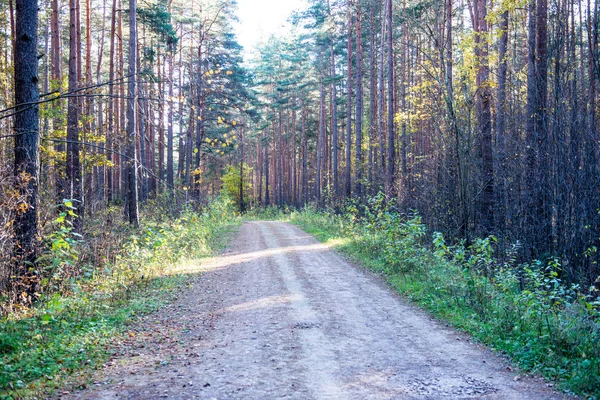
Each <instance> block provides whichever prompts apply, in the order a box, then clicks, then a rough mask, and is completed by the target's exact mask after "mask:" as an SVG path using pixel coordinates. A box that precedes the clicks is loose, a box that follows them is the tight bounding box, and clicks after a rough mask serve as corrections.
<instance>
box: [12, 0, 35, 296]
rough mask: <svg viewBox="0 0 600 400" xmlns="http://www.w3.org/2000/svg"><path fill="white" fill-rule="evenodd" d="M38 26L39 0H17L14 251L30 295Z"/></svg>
mask: <svg viewBox="0 0 600 400" xmlns="http://www.w3.org/2000/svg"><path fill="white" fill-rule="evenodd" d="M37 29H38V2H37V0H16V15H15V42H14V83H15V103H16V105H17V107H16V110H15V111H16V112H17V114H16V115H15V119H14V134H15V158H14V174H15V178H16V181H17V190H18V191H19V196H20V198H22V199H23V203H24V204H23V206H22V209H21V210H20V211H19V212H17V213H16V215H15V221H14V227H15V228H14V229H15V232H14V233H15V236H14V251H13V254H14V259H15V261H16V265H15V267H14V275H15V276H16V277H17V279H18V280H19V282H18V283H19V284H20V285H22V286H21V287H19V288H18V289H19V290H23V291H24V292H25V293H27V295H28V297H29V298H30V299H31V295H32V294H33V293H35V290H36V279H35V272H34V271H35V268H34V264H35V262H36V259H37V255H38V239H39V238H38V187H39V183H40V182H39V181H38V179H39V178H38V167H39V106H38V105H37V104H36V103H37V102H38V101H39V99H40V94H39V89H38V81H39V77H38V57H37V56H38V50H37V43H38V33H37ZM30 104H34V105H33V106H31V105H30ZM15 283H16V282H15ZM15 289H17V288H16V287H15ZM26 300H27V299H26Z"/></svg>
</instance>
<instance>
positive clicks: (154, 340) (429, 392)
mask: <svg viewBox="0 0 600 400" xmlns="http://www.w3.org/2000/svg"><path fill="white" fill-rule="evenodd" d="M189 268H190V269H189V271H188V272H198V270H202V271H203V273H202V275H201V278H199V279H198V280H197V281H196V283H195V284H194V285H193V286H192V287H191V288H189V289H188V291H186V292H185V293H183V294H182V295H181V296H180V298H179V300H178V301H176V302H175V303H174V304H172V305H171V306H169V307H167V308H165V309H164V310H162V311H160V312H158V313H156V314H154V315H152V316H150V317H147V318H145V319H144V320H143V321H142V322H141V323H140V324H139V327H137V328H136V330H135V331H134V332H132V334H131V336H132V337H135V339H133V340H132V342H131V343H130V344H129V345H128V346H129V347H127V346H126V347H125V348H126V350H124V351H123V354H122V355H121V356H119V357H116V358H115V359H114V360H112V362H110V363H109V365H107V366H106V368H105V369H104V370H103V371H102V372H101V373H100V374H99V376H98V377H97V378H96V382H95V384H94V385H91V386H90V387H89V388H88V389H86V390H83V391H79V392H74V393H71V394H69V395H66V396H64V397H65V398H73V399H161V398H167V399H218V400H221V399H257V400H258V399H260V400H264V399H360V400H366V399H440V398H441V399H444V398H445V399H503V400H508V399H536V400H537V399H563V398H566V396H564V395H561V394H558V393H556V392H554V391H553V390H552V389H551V388H550V385H548V384H547V383H546V382H544V381H542V380H540V379H534V378H529V377H524V376H519V375H518V374H517V373H516V372H515V371H513V370H512V368H511V367H510V366H508V363H507V361H506V360H503V359H501V358H499V357H497V356H495V355H494V354H493V353H492V352H490V351H488V350H486V349H485V348H483V347H482V346H480V345H477V344H474V343H472V342H471V341H470V340H469V338H468V337H466V336H464V335H461V334H459V333H457V332H456V331H454V330H452V329H450V328H448V327H445V326H444V325H443V324H441V323H438V322H436V321H433V320H432V319H431V318H430V317H429V316H428V315H427V314H426V313H424V312H421V311H419V310H418V309H416V308H415V307H414V306H412V305H409V304H407V303H406V302H405V301H403V300H402V299H401V298H400V297H399V296H397V295H395V294H394V293H393V292H392V291H391V290H390V289H389V288H387V287H386V285H385V284H384V283H382V280H381V279H380V278H378V277H377V276H374V275H373V274H371V273H369V272H366V271H364V270H362V269H360V268H357V267H355V266H353V265H351V264H350V263H348V262H347V261H345V260H344V258H343V257H341V256H340V255H338V254H337V253H336V252H335V251H333V250H331V249H329V248H328V247H327V246H326V245H323V244H320V243H319V242H317V241H316V240H315V239H314V238H313V237H311V236H310V235H308V234H306V233H304V232H303V231H302V230H300V229H299V228H297V227H295V226H293V225H290V224H287V223H281V222H248V223H245V224H244V225H243V226H242V228H241V229H240V232H239V234H238V236H237V238H236V239H235V240H234V242H233V244H232V245H231V247H230V248H229V250H227V251H226V252H225V253H224V254H223V255H221V256H219V257H216V258H214V259H212V260H211V261H210V262H208V263H203V264H202V265H201V266H198V265H194V266H190V267H189Z"/></svg>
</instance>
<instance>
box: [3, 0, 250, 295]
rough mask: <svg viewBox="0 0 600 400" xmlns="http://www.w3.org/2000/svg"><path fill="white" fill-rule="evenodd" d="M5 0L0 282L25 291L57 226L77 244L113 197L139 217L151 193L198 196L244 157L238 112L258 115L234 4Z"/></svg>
mask: <svg viewBox="0 0 600 400" xmlns="http://www.w3.org/2000/svg"><path fill="white" fill-rule="evenodd" d="M5 3H6V2H0V10H1V11H2V12H1V13H0V41H4V42H2V43H3V45H2V46H1V47H2V52H1V53H0V87H1V88H2V91H3V96H2V99H0V105H1V108H2V110H1V111H0V155H1V159H0V178H1V179H0V182H2V184H3V185H4V182H7V179H6V177H5V176H4V175H2V174H5V172H4V171H6V168H5V167H6V166H7V164H8V163H11V164H14V175H15V177H16V178H15V179H16V186H15V187H16V188H17V191H16V192H12V191H9V192H8V191H7V193H3V194H2V196H0V198H2V199H7V201H6V202H4V201H2V202H0V207H2V210H1V211H2V212H1V215H2V216H3V218H4V216H5V215H6V216H7V219H8V218H10V219H11V221H10V223H8V224H7V225H6V227H4V228H3V229H7V230H8V232H7V235H6V236H4V235H2V237H3V238H8V239H10V240H6V241H5V240H4V239H2V242H1V243H0V260H2V261H1V264H0V268H1V269H2V271H0V291H3V290H5V289H7V288H8V289H12V290H22V291H24V292H25V293H27V294H29V295H33V294H34V292H36V290H37V289H39V288H36V287H35V284H36V282H38V281H40V277H41V275H40V273H41V272H40V271H41V270H40V268H43V267H44V266H43V265H42V267H40V268H37V263H38V262H40V261H39V260H40V257H42V258H41V259H43V260H46V261H43V262H42V264H43V263H47V256H48V251H49V250H48V249H49V247H48V246H49V245H50V241H49V239H48V238H49V237H53V236H49V235H51V234H52V232H54V230H59V231H60V232H62V233H61V235H67V236H68V238H72V239H73V240H74V242H72V243H75V242H76V241H78V240H80V239H81V240H84V241H85V240H88V239H90V238H91V237H92V236H93V235H96V234H98V233H97V232H96V231H94V227H96V226H98V225H97V224H98V223H99V222H98V218H102V219H103V222H102V223H103V224H106V223H109V224H112V223H113V222H112V220H113V219H114V218H115V217H117V216H118V215H119V214H118V213H115V209H116V207H118V208H120V209H121V210H122V211H123V212H122V215H123V216H124V218H123V219H124V220H127V221H128V222H130V223H131V224H132V225H138V223H139V218H140V217H139V215H140V210H143V208H144V205H145V203H146V202H147V201H148V200H153V201H154V204H157V203H159V202H163V201H164V202H167V200H166V199H167V198H168V199H169V200H168V203H169V204H170V205H171V208H173V206H174V205H178V204H179V205H181V204H182V203H183V202H190V203H193V204H196V205H200V204H202V203H204V201H205V199H206V197H207V196H209V195H211V194H216V193H218V192H219V190H220V185H221V177H223V175H224V173H225V171H226V168H227V166H228V165H229V164H235V163H236V158H238V157H241V154H240V152H239V147H238V145H239V130H240V128H242V125H243V124H241V123H240V121H242V120H244V118H246V119H247V120H249V121H252V118H255V117H256V116H255V115H254V114H253V112H252V104H251V103H252V100H253V94H252V91H251V90H250V89H249V88H250V84H249V75H248V74H247V72H246V71H245V70H244V69H243V68H242V66H241V63H242V58H241V47H240V46H239V45H238V44H237V43H236V40H235V36H234V34H233V28H232V26H231V21H232V20H233V16H234V13H235V11H236V8H235V4H234V2H231V1H228V0H195V2H194V4H192V5H191V6H190V4H187V3H185V4H184V3H181V2H179V1H178V0H173V1H168V2H167V1H166V0H152V1H150V2H146V3H144V4H138V3H137V2H136V1H135V0H128V1H126V2H122V1H121V0H114V1H113V0H86V1H79V0H69V2H68V4H61V1H60V0H50V1H48V3H47V5H48V7H44V5H45V4H44V5H41V4H40V5H38V4H37V2H35V1H31V0H27V1H25V0H24V1H21V0H19V1H18V2H17V3H16V4H15V7H12V5H13V4H12V2H11V3H10V4H8V3H6V4H5ZM67 5H68V7H66V6H67ZM38 9H39V10H40V11H39V14H40V15H39V16H38ZM13 17H14V18H13ZM38 21H40V25H41V26H39V27H38ZM67 25H68V26H67ZM38 32H39V33H40V34H41V35H42V36H41V39H40V41H38V40H37V35H38ZM44 43H45V46H46V47H47V53H48V55H46V52H45V51H44V45H43V44H44ZM65 49H66V50H65ZM63 50H65V51H63ZM61 54H63V55H64V57H63V56H61ZM13 71H14V72H13ZM63 71H67V72H66V73H63ZM9 81H10V83H9ZM12 82H14V88H13V85H12ZM42 83H43V85H44V92H45V93H44V95H43V96H42V98H41V99H40V97H39V92H38V86H39V85H40V84H42ZM40 123H41V124H42V131H41V132H40ZM13 140H14V144H13ZM178 145H179V146H178ZM13 150H14V151H13ZM9 153H10V154H11V155H10V156H7V154H9ZM243 187H244V188H245V190H250V189H249V188H251V187H252V186H251V185H250V186H243ZM3 188H4V186H3ZM246 196H248V198H251V196H249V195H246ZM13 200H14V201H13ZM15 201H16V202H17V203H18V204H19V206H18V207H16V206H14V204H16V203H15ZM62 214H64V216H62ZM40 219H41V220H42V222H43V224H40V223H39V220H40ZM104 219H106V220H104ZM85 220H89V226H88V224H87V223H86V224H84V223H83V222H84V221H85ZM63 224H66V225H65V226H63ZM60 229H64V230H60ZM71 235H72V236H71ZM9 259H12V260H13V261H12V262H11V265H8V264H7V262H8V261H7V262H6V263H5V261H4V260H9ZM9 268H10V269H11V271H12V272H11V271H8V269H9ZM74 273H75V272H74ZM11 277H14V278H15V279H12V278H11ZM42 289H43V288H42ZM36 293H37V292H36Z"/></svg>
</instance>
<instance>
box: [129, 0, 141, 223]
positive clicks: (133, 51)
mask: <svg viewBox="0 0 600 400" xmlns="http://www.w3.org/2000/svg"><path fill="white" fill-rule="evenodd" d="M136 59H137V25H136V0H129V67H128V70H127V75H128V80H127V82H128V83H127V147H126V155H127V157H128V160H127V164H128V168H127V170H128V173H127V209H128V216H129V223H130V224H132V225H133V226H136V227H137V226H139V215H138V187H137V152H136V150H135V147H136V146H135V144H136V135H135V132H136V120H135V117H136V112H135V107H136V104H137V90H136V83H137V60H136Z"/></svg>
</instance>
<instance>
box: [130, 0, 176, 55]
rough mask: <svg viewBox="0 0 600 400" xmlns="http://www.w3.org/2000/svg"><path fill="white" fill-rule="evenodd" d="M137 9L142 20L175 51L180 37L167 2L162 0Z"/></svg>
mask: <svg viewBox="0 0 600 400" xmlns="http://www.w3.org/2000/svg"><path fill="white" fill-rule="evenodd" d="M136 11H137V15H138V17H139V18H140V21H141V22H142V23H143V24H146V25H147V26H148V27H149V28H150V29H151V30H152V31H153V32H154V33H155V34H156V35H158V37H160V39H161V41H162V42H164V43H165V44H166V45H167V49H168V51H171V52H173V51H175V50H176V49H177V42H178V41H179V38H178V37H177V32H176V31H175V28H174V27H173V25H172V24H171V14H170V13H169V11H168V7H167V3H166V2H164V1H161V2H158V3H156V4H151V5H149V6H148V7H146V8H138V9H137V10H136Z"/></svg>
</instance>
